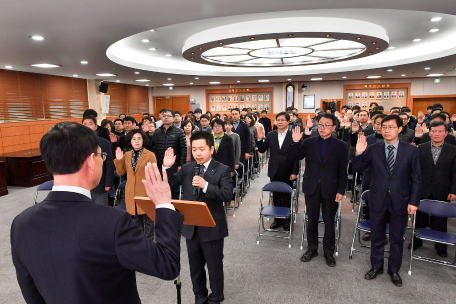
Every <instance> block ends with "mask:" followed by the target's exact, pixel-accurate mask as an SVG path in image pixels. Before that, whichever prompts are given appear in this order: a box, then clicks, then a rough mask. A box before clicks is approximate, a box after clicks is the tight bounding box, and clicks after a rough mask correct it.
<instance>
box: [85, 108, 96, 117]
mask: <svg viewBox="0 0 456 304" xmlns="http://www.w3.org/2000/svg"><path fill="white" fill-rule="evenodd" d="M89 115H90V116H93V117H95V118H97V117H98V113H97V111H95V110H92V109H88V110H85V111H84V113H83V114H82V117H86V116H89Z"/></svg>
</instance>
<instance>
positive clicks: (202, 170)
mask: <svg viewBox="0 0 456 304" xmlns="http://www.w3.org/2000/svg"><path fill="white" fill-rule="evenodd" d="M200 173H201V175H203V174H204V165H201V169H200Z"/></svg>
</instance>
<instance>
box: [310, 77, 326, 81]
mask: <svg viewBox="0 0 456 304" xmlns="http://www.w3.org/2000/svg"><path fill="white" fill-rule="evenodd" d="M322 79H323V78H310V80H314V81H315V80H322Z"/></svg>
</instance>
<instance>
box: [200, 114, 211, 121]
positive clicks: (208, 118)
mask: <svg viewBox="0 0 456 304" xmlns="http://www.w3.org/2000/svg"><path fill="white" fill-rule="evenodd" d="M203 118H206V119H207V120H211V117H210V116H209V115H207V114H203V115H201V116H200V120H201V119H203Z"/></svg>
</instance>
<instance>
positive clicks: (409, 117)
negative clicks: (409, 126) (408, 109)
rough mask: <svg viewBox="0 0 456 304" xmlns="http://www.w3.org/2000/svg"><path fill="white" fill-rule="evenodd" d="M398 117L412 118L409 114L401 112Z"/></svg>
mask: <svg viewBox="0 0 456 304" xmlns="http://www.w3.org/2000/svg"><path fill="white" fill-rule="evenodd" d="M397 115H398V116H401V115H405V116H407V118H410V116H409V115H408V114H407V113H405V112H400V113H399V114H397Z"/></svg>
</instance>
